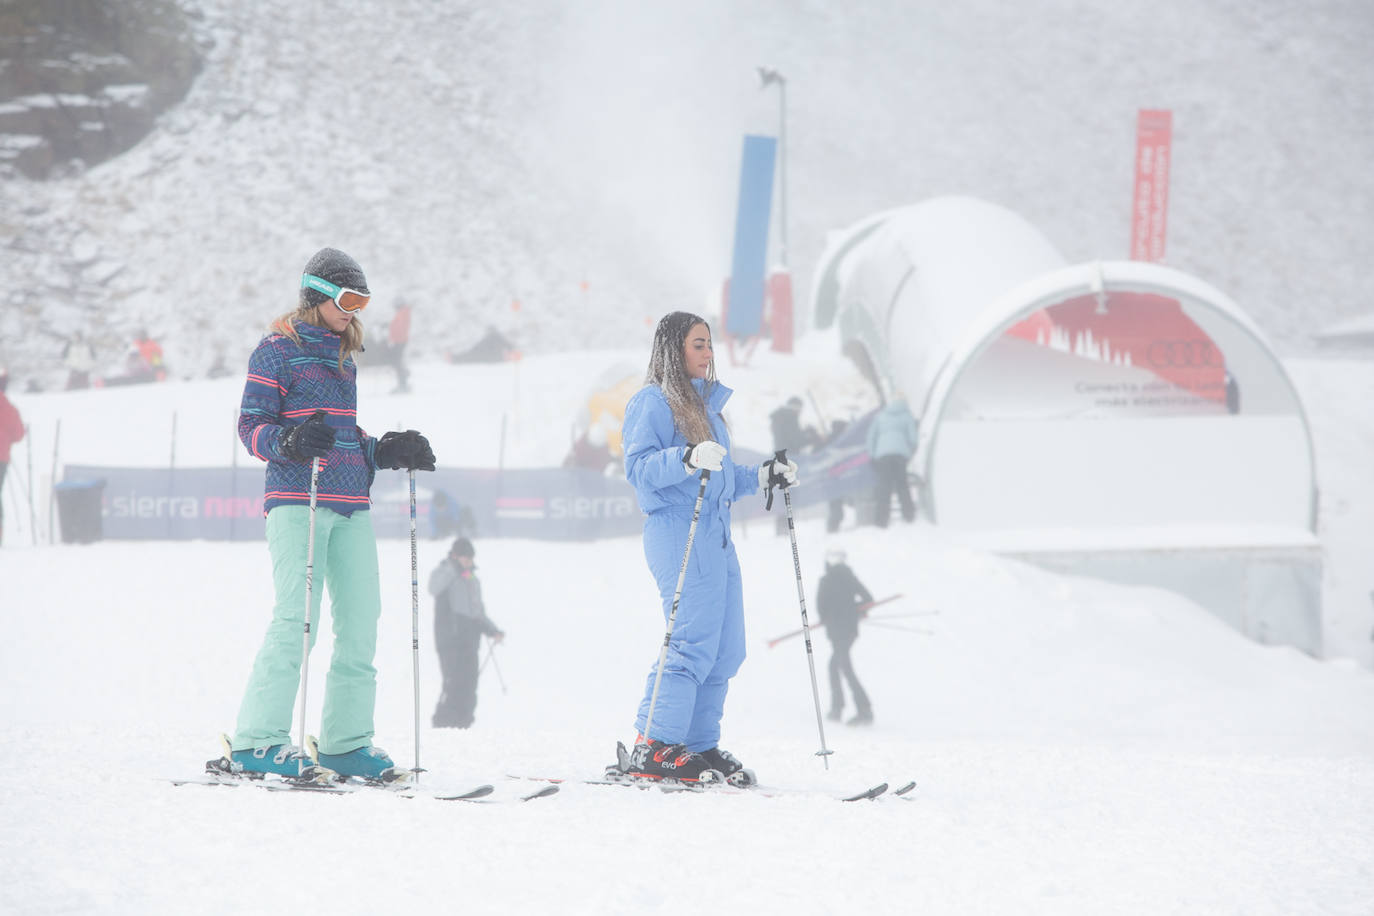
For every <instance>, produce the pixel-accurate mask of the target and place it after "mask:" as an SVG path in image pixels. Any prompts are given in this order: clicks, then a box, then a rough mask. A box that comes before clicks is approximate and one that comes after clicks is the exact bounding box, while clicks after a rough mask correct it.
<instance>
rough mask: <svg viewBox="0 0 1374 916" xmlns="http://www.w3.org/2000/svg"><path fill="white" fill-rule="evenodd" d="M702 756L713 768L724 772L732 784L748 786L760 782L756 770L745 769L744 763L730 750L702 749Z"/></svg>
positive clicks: (727, 780)
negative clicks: (755, 773)
mask: <svg viewBox="0 0 1374 916" xmlns="http://www.w3.org/2000/svg"><path fill="white" fill-rule="evenodd" d="M701 756H702V757H704V758H705V759H706V762H707V763H708V764H710V766H711V769H713V770H718V771H719V772H721V773H723V774H724V775H725V781H726V782H728V783H729V784H730V785H732V786H740V787H747V786H756V785H758V784H759V781H758V779H757V778H756V777H755V776H754V771H753V770H747V769H745V767H744V764H742V763H740V762H739V760H738V758H736V757H735V755H734V754H732V753H730V752H729V751H725V750H721V749H720V748H718V747H713V748H711V749H710V750H709V751H702V752H701Z"/></svg>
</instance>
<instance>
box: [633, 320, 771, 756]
mask: <svg viewBox="0 0 1374 916" xmlns="http://www.w3.org/2000/svg"><path fill="white" fill-rule="evenodd" d="M712 357H713V353H712V349H711V329H710V328H709V327H708V326H707V324H706V322H705V321H703V320H702V319H701V318H698V317H697V316H696V315H692V314H689V313H687V312H672V313H670V314H668V315H665V316H663V318H662V320H660V321H659V323H658V328H657V330H656V331H655V332H654V345H653V354H652V356H651V357H650V359H649V370H648V374H647V376H646V378H645V387H643V388H641V389H640V390H639V391H638V392H637V393H636V394H635V395H634V396H633V397H631V398H630V402H629V404H628V405H627V406H626V408H625V420H624V424H623V427H622V440H623V443H624V448H625V476H626V478H627V479H628V480H629V482H630V483H631V484H632V485H633V486H634V488H635V494H636V496H637V498H638V501H639V508H640V510H641V511H642V512H643V513H644V515H645V519H644V556H645V559H646V560H647V561H648V564H649V571H650V572H651V573H652V574H653V577H654V580H655V582H656V583H657V584H658V592H659V596H660V597H661V598H662V602H663V616H664V619H665V621H666V620H667V619H668V618H669V616H670V614H671V610H672V605H673V598H674V594H675V592H676V590H677V582H678V577H679V573H680V572H681V570H682V568H683V557H684V552H685V549H686V545H687V538H688V532H689V529H690V528H691V525H692V513H693V508H694V506H695V504H696V500H697V494H698V492H699V491H700V484H701V479H700V475H701V472H702V471H709V472H711V473H710V479H709V480H708V481H707V486H706V490H705V495H704V498H703V499H702V504H701V515H700V518H699V519H698V522H697V527H696V530H695V535H694V540H693V542H692V552H691V555H690V557H688V561H689V562H688V563H687V565H686V574H685V579H684V581H683V586H682V593H681V598H680V601H679V603H678V609H677V616H676V617H675V618H674V625H673V627H672V636H671V640H670V641H669V643H668V646H667V651H666V656H665V659H664V662H663V668H662V678H661V681H660V683H659V690H658V696H657V700H656V702H655V701H654V697H653V691H654V684H655V680H656V678H657V675H658V666H657V664H656V665H655V667H654V669H653V670H651V671H650V672H649V676H648V680H647V682H646V683H645V689H644V697H643V699H642V700H641V701H640V704H639V713H638V716H637V717H636V719H635V728H636V730H637V731H638V733H639V738H638V739H637V740H636V742H635V746H634V749H633V750H632V751H631V753H630V773H631V774H633V775H636V776H645V777H651V778H660V779H661V778H665V777H669V778H673V779H678V780H681V781H684V782H696V781H700V780H701V775H702V773H703V772H705V771H706V770H715V771H717V772H719V773H720V775H722V776H725V777H729V776H730V775H731V774H732V773H736V772H738V771H741V770H743V765H742V764H741V763H740V762H739V761H738V760H737V759H735V757H734V756H733V755H731V754H730V753H728V752H727V751H723V750H721V749H720V747H719V741H720V720H721V715H722V713H723V711H724V708H725V694H726V691H727V689H728V686H729V682H730V678H731V677H733V676H734V674H735V672H737V671H738V670H739V667H740V664H741V663H742V662H743V661H744V598H743V590H742V586H741V580H740V567H739V560H738V558H737V557H736V555H735V544H734V541H733V540H732V538H731V535H730V504H731V503H732V502H734V501H735V499H737V498H738V497H740V496H743V495H749V494H752V493H756V492H758V489H759V487H760V486H767V485H768V484H769V482H770V479H771V480H772V482H774V483H779V482H785V483H786V484H787V485H793V484H795V483H796V482H797V466H796V464H795V463H794V462H791V461H788V462H786V463H785V464H782V463H779V464H778V466H777V467H776V468H775V467H774V463H775V462H773V461H766V462H764V463H763V464H762V465H745V466H740V465H737V464H735V463H734V462H733V461H732V460H731V458H730V434H729V431H728V430H727V429H726V425H725V418H724V417H723V416H722V415H721V411H722V410H723V409H724V407H725V402H726V401H727V400H728V399H729V397H730V394H731V390H730V389H729V388H727V387H725V386H724V385H722V384H720V382H718V381H717V380H716V374H715V363H714V361H713V358H712ZM651 702H653V703H654V704H655V705H654V710H653V724H652V726H651V728H652V733H651V734H645V728H646V726H647V721H648V717H649V707H650V704H651Z"/></svg>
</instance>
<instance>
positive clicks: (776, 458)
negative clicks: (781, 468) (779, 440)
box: [763, 448, 787, 512]
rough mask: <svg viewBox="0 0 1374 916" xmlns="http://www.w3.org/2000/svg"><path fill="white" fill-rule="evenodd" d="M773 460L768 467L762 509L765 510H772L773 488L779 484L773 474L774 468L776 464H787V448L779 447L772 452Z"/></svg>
mask: <svg viewBox="0 0 1374 916" xmlns="http://www.w3.org/2000/svg"><path fill="white" fill-rule="evenodd" d="M773 462H774V463H773V467H770V468H769V469H768V491H767V492H766V493H765V495H764V499H763V511H765V512H769V511H772V509H773V488H774V487H776V486H779V484H778V482H777V478H776V477H775V475H774V468H776V467H777V466H778V464H787V449H785V448H780V449H778V450H777V451H776V452H774V453H773Z"/></svg>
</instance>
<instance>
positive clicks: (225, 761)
mask: <svg viewBox="0 0 1374 916" xmlns="http://www.w3.org/2000/svg"><path fill="white" fill-rule="evenodd" d="M220 744H221V745H222V747H223V750H224V753H223V754H222V755H221V756H220V757H218V758H216V759H213V760H207V761H205V775H204V776H202V777H199V778H191V779H173V780H172V783H173V785H205V786H238V785H252V786H257V787H259V788H262V789H266V790H268V791H270V792H319V793H323V794H327V795H348V794H350V793H353V792H358V791H363V790H368V789H374V790H382V791H387V792H391V793H392V794H395V795H400V796H402V797H404V798H414V797H416V796H418V795H423V796H424V797H426V798H433V799H437V800H439V801H485V800H488V799H487V796H489V795H491V794H492V793H493V792H494V791H496V789H495V787H494V786H492V785H489V784H483V785H479V786H474V787H473V788H471V789H467V790H465V791H462V792H448V793H446V792H443V791H440V792H423V793H422V792H421V791H420V790H419V787H418V786H416V785H415V783H413V782H412V781H411V778H410V777H411V776H412V775H413V774H412V772H411V771H408V770H397V769H395V768H392V769H389V770H387V771H386V772H385V773H384V774H383V775H382V776H380V777H378V778H375V779H368V778H360V777H355V776H344V775H341V774H339V773H336V772H334V771H333V770H331V769H328V768H327V767H324V766H321V765H320V760H319V750H318V748H317V746H316V742H315V738H314V736H313V735H311V736H307V737H306V750H307V752H308V753H309V755H310V759H311V761H312V762H311V764H310V765H309V766H306V767H304V768H303V769H302V770H301V772H300V774H299V775H295V776H292V775H286V774H276V773H258V772H253V771H249V770H245V769H244V768H243V766H242V765H240V764H236V763H234V761H233V754H232V752H231V750H230V744H229V737H228V736H227V735H220ZM557 793H558V787H557V786H553V785H550V786H545V787H544V788H542V789H540V790H539V791H537V792H531V793H528V794H524V795H521V796H520V799H519V800H520V801H533V800H534V799H536V798H548V797H549V796H551V795H555V794H557Z"/></svg>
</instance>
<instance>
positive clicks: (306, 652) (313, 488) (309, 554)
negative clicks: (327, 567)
mask: <svg viewBox="0 0 1374 916" xmlns="http://www.w3.org/2000/svg"><path fill="white" fill-rule="evenodd" d="M319 493H320V459H319V458H312V459H310V535H309V537H308V538H307V540H306V542H305V543H306V546H305V627H304V630H303V633H302V636H301V715H300V734H301V738H300V747H301V748H304V747H305V692H306V688H308V687H309V686H310V612H311V599H312V597H313V596H314V590H315V499H316V497H318V496H319ZM296 775H298V776H304V775H305V756H304V755H302V756H301V757H300V759H299V760H298V761H297V763H296Z"/></svg>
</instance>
